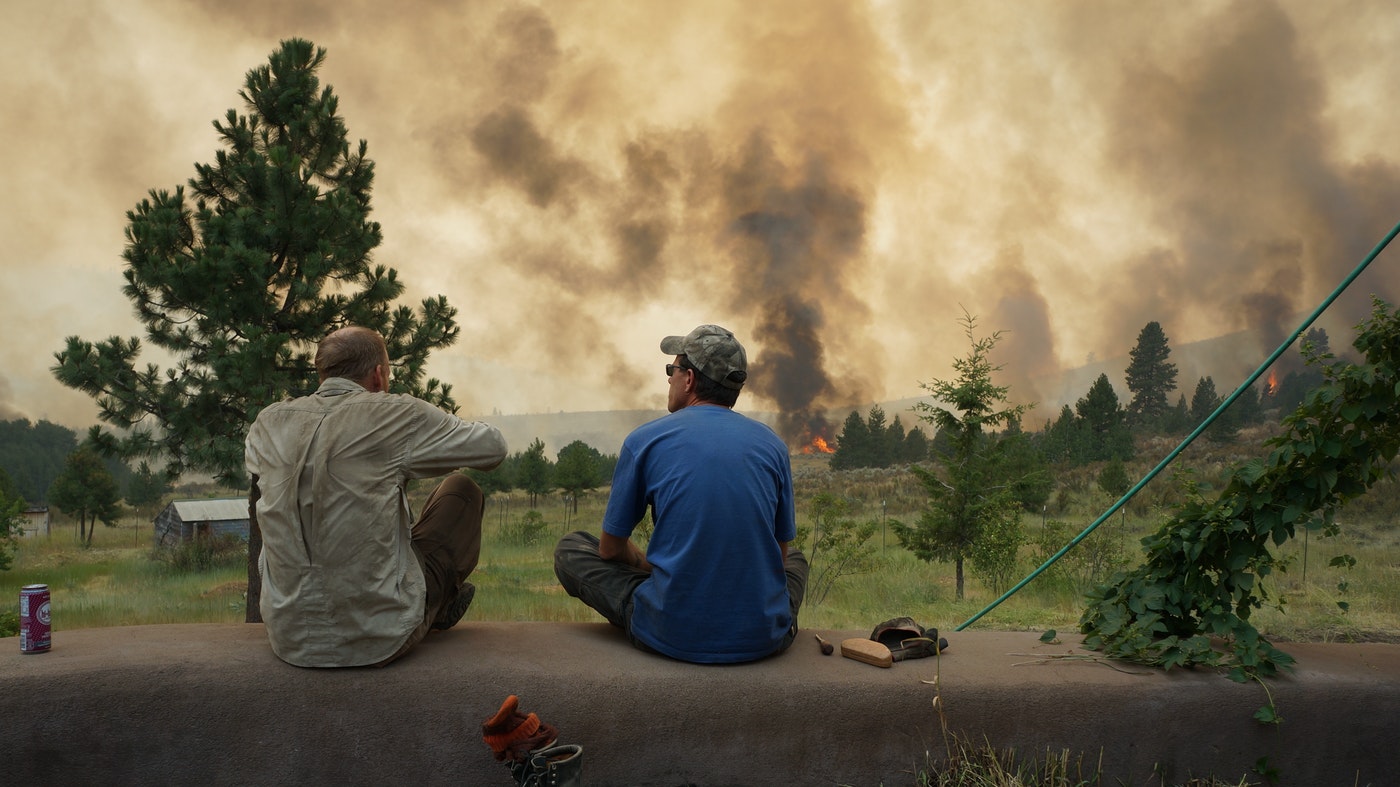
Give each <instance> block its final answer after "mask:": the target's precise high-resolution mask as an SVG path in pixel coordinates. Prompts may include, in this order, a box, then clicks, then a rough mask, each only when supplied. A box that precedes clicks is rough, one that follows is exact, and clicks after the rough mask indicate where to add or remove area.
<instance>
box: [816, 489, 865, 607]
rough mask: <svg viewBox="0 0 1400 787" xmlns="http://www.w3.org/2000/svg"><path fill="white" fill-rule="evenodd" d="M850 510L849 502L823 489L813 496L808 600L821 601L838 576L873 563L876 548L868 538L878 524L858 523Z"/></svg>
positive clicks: (862, 572)
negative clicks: (850, 515)
mask: <svg viewBox="0 0 1400 787" xmlns="http://www.w3.org/2000/svg"><path fill="white" fill-rule="evenodd" d="M849 511H850V502H849V501H847V500H846V499H844V498H841V497H837V496H836V495H832V494H829V493H827V492H822V493H820V494H818V495H817V496H816V497H814V498H812V508H811V516H812V522H813V525H814V527H813V532H812V541H811V549H810V553H809V554H808V556H807V557H808V559H809V560H810V563H811V579H810V581H809V582H808V583H807V593H806V602H807V603H808V604H813V605H816V604H820V603H822V601H823V600H824V599H825V598H826V595H827V593H829V592H831V588H832V586H834V585H835V584H836V581H837V580H838V579H840V578H841V577H843V576H849V575H852V574H864V573H866V572H868V571H870V570H871V568H873V567H874V564H875V551H874V547H873V546H871V544H870V543H869V542H870V537H871V536H873V535H875V530H876V528H878V527H879V524H878V523H876V522H863V523H857V522H856V521H855V520H853V519H851V518H850V517H848V516H847V514H848V513H849ZM803 540H804V541H805V539H803Z"/></svg>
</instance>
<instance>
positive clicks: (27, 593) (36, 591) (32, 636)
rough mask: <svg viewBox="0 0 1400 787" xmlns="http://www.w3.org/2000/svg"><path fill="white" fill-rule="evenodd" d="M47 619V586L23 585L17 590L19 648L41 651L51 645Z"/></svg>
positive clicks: (49, 626) (21, 650) (24, 650)
mask: <svg viewBox="0 0 1400 787" xmlns="http://www.w3.org/2000/svg"><path fill="white" fill-rule="evenodd" d="M52 632H53V628H52V627H51V625H50V621H49V586H48V585H25V586H24V587H22V588H20V591H19V650H20V652H21V653H43V652H44V651H46V650H48V649H49V647H50V646H51V645H53V637H52Z"/></svg>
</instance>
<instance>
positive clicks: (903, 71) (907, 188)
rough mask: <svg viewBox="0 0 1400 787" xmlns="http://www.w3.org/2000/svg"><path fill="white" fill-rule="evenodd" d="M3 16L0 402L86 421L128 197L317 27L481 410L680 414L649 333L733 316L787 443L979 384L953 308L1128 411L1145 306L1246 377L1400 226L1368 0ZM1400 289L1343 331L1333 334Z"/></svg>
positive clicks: (414, 278) (1040, 389)
mask: <svg viewBox="0 0 1400 787" xmlns="http://www.w3.org/2000/svg"><path fill="white" fill-rule="evenodd" d="M7 11H8V12H9V14H10V20H9V21H10V23H9V24H7V25H6V26H4V28H3V29H0V94H3V95H4V97H5V98H6V99H7V101H6V105H7V106H9V107H11V108H14V109H15V111H9V112H6V113H4V114H3V115H0V134H3V135H4V138H5V139H7V140H8V141H9V142H10V144H8V145H4V146H0V168H2V169H3V171H5V172H6V173H7V186H8V188H7V189H6V190H5V193H4V194H3V196H0V200H3V201H4V202H3V204H0V233H3V235H4V237H5V238H6V239H7V248H6V257H5V263H4V264H5V273H6V288H5V289H4V291H3V294H0V314H3V315H5V316H4V320H5V322H4V325H5V328H4V330H5V338H6V339H8V341H6V342H4V343H3V344H0V363H3V364H4V368H5V369H6V379H7V381H8V387H3V386H0V414H4V413H13V414H18V415H21V416H23V417H29V418H34V419H37V418H40V417H47V418H50V419H52V420H57V421H60V422H64V423H68V424H69V425H71V426H73V427H75V428H83V427H85V426H87V425H89V424H91V423H92V422H93V421H94V420H95V408H94V406H93V403H92V401H91V400H90V399H89V398H88V397H86V396H84V395H82V394H79V393H77V392H73V391H68V390H67V389H62V388H61V387H59V386H58V385H57V383H56V382H54V381H53V380H52V377H51V375H50V373H49V372H48V366H49V365H50V364H51V363H52V353H53V352H54V351H55V350H57V349H58V348H59V347H60V346H61V345H62V342H63V337H64V336H66V335H69V334H77V335H80V336H83V337H84V338H89V339H94V340H97V339H101V338H104V337H106V336H108V335H113V334H115V335H122V336H129V335H139V334H140V326H139V325H138V324H136V323H135V322H134V320H133V319H132V317H131V316H130V306H129V304H128V303H127V302H125V300H124V299H123V298H122V297H121V295H120V288H121V259H120V255H121V250H122V244H123V239H122V229H123V227H124V214H125V212H126V211H127V210H129V209H130V208H131V207H132V206H133V205H134V204H135V203H136V202H137V201H138V200H139V199H140V198H141V197H142V196H143V194H144V193H145V192H146V190H147V189H151V188H164V189H169V188H173V187H174V186H177V185H180V184H182V183H184V182H185V180H187V179H188V178H189V177H190V176H191V175H192V174H193V168H192V167H191V162H196V161H200V162H203V161H210V160H212V159H213V157H214V154H215V152H216V139H215V137H214V134H213V132H212V129H211V128H210V121H211V120H213V119H214V118H217V117H221V116H222V115H223V113H224V112H225V111H226V110H227V109H228V108H231V107H234V108H239V109H240V110H241V109H242V107H241V104H240V102H239V100H238V98H237V90H238V88H239V87H240V86H241V84H242V79H243V75H244V74H245V73H246V72H247V71H248V70H249V69H251V68H254V67H256V66H258V65H261V64H262V63H264V62H266V58H267V55H268V53H270V52H271V51H272V50H273V49H274V48H275V47H276V46H277V42H278V41H279V40H281V39H284V38H288V37H292V36H300V37H304V38H308V39H310V40H311V41H313V42H315V43H316V44H317V45H319V46H323V47H325V48H326V49H327V50H328V59H327V62H326V66H325V68H324V70H323V72H322V75H321V76H322V79H323V81H324V82H325V83H326V84H329V85H330V86H332V88H333V89H334V90H335V91H336V93H337V95H338V96H339V97H340V111H341V113H342V114H343V115H344V117H345V120H346V123H347V126H348V127H349V129H350V133H351V135H352V137H353V138H354V139H361V138H363V139H365V140H367V141H368V143H369V155H370V157H371V158H373V159H374V160H375V162H376V181H375V192H374V209H375V214H374V218H375V220H377V221H379V222H380V223H381V224H382V225H383V227H384V235H385V242H384V245H383V246H382V247H381V248H380V249H379V250H377V252H376V260H377V261H378V262H381V263H384V264H388V265H392V266H394V267H396V268H398V269H399V271H400V274H401V279H402V280H403V281H404V282H405V283H406V284H407V285H408V287H409V288H410V291H409V296H410V298H411V299H414V300H416V299H418V298H422V297H428V296H434V295H437V294H444V295H446V296H447V297H448V299H449V301H450V302H451V303H453V304H454V305H455V306H457V307H458V308H459V310H460V322H461V325H462V329H463V330H462V337H463V338H462V340H461V341H460V343H459V344H458V345H457V346H455V347H453V348H450V349H448V350H446V351H443V352H440V353H438V354H437V355H435V356H434V358H433V361H432V369H431V370H430V371H431V372H432V373H433V374H435V375H437V376H439V377H441V378H443V379H445V380H446V381H448V382H451V383H453V384H454V386H455V387H454V391H455V393H456V394H457V398H458V400H459V401H460V402H461V403H462V404H463V411H464V414H471V415H477V414H481V415H486V414H489V413H492V412H500V413H544V412H559V411H572V412H578V411H588V410H609V409H658V408H660V407H661V405H662V403H663V402H664V397H665V390H666V388H665V381H664V380H663V379H661V371H660V362H663V361H664V360H665V358H664V356H662V355H661V353H660V351H659V348H658V346H657V344H658V342H659V340H660V338H661V337H662V336H665V335H668V334H675V333H684V332H686V331H688V330H690V329H691V328H692V327H694V326H695V325H698V324H701V323H718V324H720V325H724V326H725V327H728V328H730V329H731V330H733V331H735V332H736V334H738V336H739V338H740V339H741V340H742V341H743V342H744V343H745V345H746V346H747V347H748V350H749V357H750V366H751V370H750V384H749V385H748V386H747V387H746V390H745V392H744V394H743V395H742V396H741V399H740V408H741V409H747V410H749V411H752V412H775V413H777V421H776V424H777V426H778V428H779V430H780V432H781V433H782V434H783V436H784V437H785V438H786V439H787V440H788V441H789V442H790V443H791V444H793V445H794V446H796V445H798V444H800V443H803V442H805V441H807V440H809V439H810V438H811V437H813V436H820V435H823V434H824V433H825V435H826V436H829V429H830V426H831V424H830V423H828V422H827V421H828V414H829V413H831V412H832V411H833V410H835V411H840V410H843V409H853V408H856V407H864V406H867V405H868V404H870V403H872V402H876V401H889V400H893V399H898V398H903V397H909V396H916V395H919V394H920V393H921V389H920V387H919V384H920V383H921V382H927V381H929V380H931V379H933V378H947V377H950V376H951V374H952V372H951V362H952V360H953V359H954V358H955V357H958V356H961V355H963V354H965V353H966V350H967V346H966V339H965V337H964V336H963V333H962V327H961V325H960V323H959V322H958V320H959V318H960V317H961V316H962V315H963V313H964V311H965V312H966V313H968V314H971V315H973V316H976V317H977V318H978V330H979V333H983V334H984V335H985V334H987V333H991V332H994V331H1002V332H1003V337H1002V341H1001V342H1000V343H999V345H998V348H997V356H996V360H997V362H998V363H1000V364H1002V365H1003V366H1004V369H1003V372H1002V377H1001V378H1000V379H999V380H998V382H999V383H1001V384H1009V385H1010V386H1011V388H1012V392H1011V393H1012V396H1013V397H1014V398H1016V399H1018V400H1020V401H1029V400H1040V401H1041V402H1042V406H1041V409H1040V410H1039V411H1038V412H1040V413H1042V414H1044V415H1051V414H1053V412H1055V411H1056V410H1058V407H1059V404H1060V402H1061V401H1066V400H1067V401H1070V402H1073V401H1074V399H1076V398H1078V397H1079V396H1082V395H1083V394H1084V392H1085V390H1087V384H1086V385H1085V387H1083V388H1080V389H1078V390H1065V389H1064V388H1063V386H1061V385H1057V383H1056V380H1063V379H1067V378H1066V377H1065V375H1066V372H1067V371H1069V370H1073V369H1074V368H1075V367H1079V366H1081V365H1083V364H1085V363H1086V361H1087V360H1088V359H1096V360H1098V361H1099V362H1100V363H1102V364H1104V365H1105V366H1106V371H1107V372H1108V373H1109V376H1110V378H1111V379H1112V380H1113V381H1114V382H1115V384H1117V385H1119V386H1120V393H1121V392H1122V390H1123V389H1122V387H1121V386H1122V369H1123V368H1124V367H1125V366H1126V356H1127V352H1128V350H1129V349H1131V346H1132V343H1133V341H1134V340H1135V337H1136V336H1137V334H1138V332H1139V331H1140V329H1141V328H1142V326H1143V325H1144V324H1146V323H1147V322H1149V321H1153V320H1155V321H1158V322H1160V323H1161V324H1162V326H1163V329H1164V330H1165V332H1166V333H1167V335H1168V337H1169V339H1170V341H1171V344H1172V346H1173V348H1176V349H1182V348H1185V347H1187V346H1189V345H1192V344H1193V343H1202V342H1204V341H1205V340H1214V339H1217V338H1218V337H1223V336H1229V335H1231V334H1236V333H1238V334H1240V339H1238V340H1232V341H1229V342H1212V343H1211V345H1210V346H1211V347H1219V348H1221V350H1220V351H1219V352H1218V353H1213V354H1205V355H1200V356H1198V357H1196V358H1195V360H1193V361H1192V365H1191V366H1189V367H1188V366H1186V365H1183V368H1182V370H1181V374H1180V377H1179V378H1178V379H1179V383H1180V384H1181V385H1182V387H1183V388H1189V386H1191V385H1192V384H1193V383H1194V380H1195V376H1196V375H1197V374H1211V375H1214V376H1215V379H1216V382H1217V387H1218V388H1219V389H1221V390H1228V389H1229V388H1230V386H1232V385H1233V384H1234V383H1235V382H1236V381H1238V380H1239V379H1242V377H1243V376H1244V375H1245V374H1246V373H1247V372H1248V371H1250V370H1251V369H1252V368H1253V366H1254V365H1255V364H1257V363H1258V361H1259V360H1261V359H1262V358H1263V357H1264V355H1265V354H1266V353H1267V352H1268V351H1269V350H1272V349H1273V347H1274V346H1275V345H1276V344H1277V342H1278V341H1279V340H1280V339H1281V338H1282V337H1284V336H1286V335H1287V334H1288V332H1289V331H1291V329H1292V328H1293V327H1295V326H1296V324H1297V322H1298V321H1299V318H1300V317H1301V315H1303V314H1306V313H1307V312H1308V311H1310V310H1311V309H1312V308H1313V307H1315V305H1316V304H1317V303H1318V302H1320V301H1321V299H1322V298H1323V297H1324V296H1325V295H1326V294H1327V293H1328V292H1330V291H1331V289H1332V288H1333V287H1334V286H1336V284H1337V283H1338V282H1339V281H1340V280H1341V279H1342V277H1343V276H1344V275H1345V274H1346V273H1347V272H1348V271H1349V270H1350V269H1351V267H1352V266H1354V265H1355V264H1356V263H1357V262H1358V261H1359V260H1360V259H1361V258H1362V257H1363V256H1364V255H1365V254H1366V253H1367V252H1368V251H1369V250H1370V248H1371V247H1372V245H1373V244H1374V243H1375V242H1377V241H1378V240H1379V239H1380V238H1381V237H1383V235H1384V234H1385V233H1386V231H1387V230H1388V229H1389V228H1390V227H1391V226H1392V225H1393V224H1394V223H1395V222H1396V221H1397V219H1400V214H1397V213H1396V206H1400V160H1397V157H1396V155H1395V153H1394V146H1393V145H1392V144H1390V139H1391V136H1392V135H1393V131H1392V125H1393V124H1392V123H1391V122H1390V118H1389V114H1390V112H1389V111H1388V108H1389V102H1388V98H1389V94H1390V92H1391V90H1390V88H1391V84H1392V82H1393V74H1394V73H1396V71H1397V68H1398V67H1400V62H1397V61H1400V47H1397V46H1396V45H1395V44H1396V42H1397V41H1400V15H1396V14H1394V13H1393V11H1392V10H1391V9H1390V8H1389V5H1388V4H1386V3H1383V2H1379V0H1375V1H1368V2H1358V3H1353V4H1349V5H1348V6H1347V8H1346V9H1345V11H1336V10H1331V9H1330V8H1329V7H1327V6H1326V5H1325V4H1316V3H1311V2H1305V0H1275V1H1273V2H1270V1H1269V0H1263V1H1258V2H1256V1H1254V0H1237V1H1232V0H1218V1H1211V2H1187V3H1179V4H1173V5H1172V6H1171V7H1170V8H1167V7H1163V8H1160V9H1154V8H1151V7H1142V6H1133V7H1126V6H1125V7H1122V8H1117V9H1115V8H1101V7H1094V8H1090V7H1088V6H1084V5H1081V4H1073V3H1069V4H1057V3H1049V4H1029V5H1027V4H1020V5H1017V6H1015V7H1014V8H1013V7H1010V6H1006V5H1004V4H996V3H983V4H968V3H955V2H943V1H937V0H936V1H935V2H927V1H926V0H891V1H890V2H881V3H869V4H859V3H849V2H838V0H816V1H815V2H810V1H805V0H804V1H803V2H798V1H797V0H779V1H778V2H769V3H744V2H737V1H736V0H717V1H716V2H706V3H691V4H673V3H604V2H590V1H589V0H581V1H579V2H567V3H564V2H541V3H526V2H519V1H517V0H489V1H488V2H471V3H467V2H446V3H434V4H430V5H424V6H415V7H414V9H413V10H412V12H409V13H406V12H404V11H403V9H401V8H398V7H394V6H391V5H389V4H383V3H373V2H369V1H368V0H350V1H349V2H330V1H329V0H319V1H317V2H304V3H296V4H290V5H289V4H286V3H273V2H270V1H266V0H264V1H263V2H253V3H243V4H227V3H214V2H204V3H182V2H175V1H174V0H135V1H134V2H131V3H127V4H124V5H123V6H122V10H121V12H120V13H118V12H116V11H114V10H113V9H112V8H111V7H109V6H108V5H106V4H102V3H97V2H95V1H94V0H87V1H86V2H83V1H82V0H79V2H76V3H41V2H38V0H20V1H19V2H17V3H12V4H11V5H10V6H9V7H7ZM172 63H178V64H179V66H178V67H174V66H172V65H171V64H172ZM1382 262H1383V261H1382ZM1393 269H1394V266H1393V265H1384V264H1378V265H1376V266H1373V269H1372V270H1371V271H1369V272H1368V273H1367V274H1366V276H1364V277H1362V278H1361V279H1360V280H1358V282H1357V283H1356V285H1354V287H1353V290H1354V292H1352V293H1349V294H1348V295H1347V296H1346V297H1345V298H1343V299H1342V300H1340V301H1339V302H1338V303H1337V304H1336V305H1335V306H1334V307H1333V309H1332V310H1330V311H1329V313H1328V315H1327V316H1326V319H1325V321H1324V322H1325V325H1326V327H1328V329H1329V331H1331V332H1332V335H1333V339H1334V341H1333V344H1334V346H1335V347H1340V346H1343V345H1344V344H1345V343H1346V338H1345V334H1346V329H1347V328H1349V327H1350V326H1351V325H1354V324H1355V323H1356V322H1357V321H1358V320H1359V319H1361V318H1362V317H1363V316H1364V312H1365V310H1366V308H1367V305H1368V299H1369V295H1370V294H1371V293H1377V294H1379V295H1381V296H1382V297H1385V298H1388V299H1390V300H1392V301H1393V300H1394V299H1395V298H1396V297H1397V296H1400V293H1397V292H1396V289H1397V282H1400V274H1396V273H1394V272H1393ZM1201 346H1205V345H1204V344H1202V345H1201ZM151 360H159V359H151ZM1181 360H1182V362H1183V364H1185V359H1184V358H1182V359H1181ZM1188 393H1189V391H1188ZM892 415H893V414H892ZM906 421H908V418H906Z"/></svg>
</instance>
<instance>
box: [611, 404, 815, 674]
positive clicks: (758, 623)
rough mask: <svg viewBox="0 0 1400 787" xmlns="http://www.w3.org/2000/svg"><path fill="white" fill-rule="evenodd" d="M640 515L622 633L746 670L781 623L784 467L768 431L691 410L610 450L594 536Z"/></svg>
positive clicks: (780, 448)
mask: <svg viewBox="0 0 1400 787" xmlns="http://www.w3.org/2000/svg"><path fill="white" fill-rule="evenodd" d="M648 507H650V508H651V510H652V513H653V519H654V523H655V524H654V530H653V532H652V536H651V542H650V544H649V545H648V546H647V550H646V553H647V562H649V563H650V564H651V566H652V573H651V576H650V577H649V578H647V579H646V581H644V582H643V583H642V584H641V586H640V587H638V588H637V592H636V595H634V596H633V611H632V635H633V636H635V637H636V638H637V639H638V640H640V641H642V642H643V643H645V644H646V645H648V646H649V647H651V648H654V649H655V650H657V651H658V652H660V653H664V654H666V655H667V656H670V657H672V658H676V659H681V660H684V661H690V662H697V663H727V662H740V661H753V660H754V659H760V658H763V657H764V656H767V655H769V654H771V653H772V652H773V651H775V650H776V649H777V648H778V646H779V645H780V644H781V643H782V639H783V637H784V636H785V635H786V634H787V631H788V629H789V627H790V626H791V625H792V613H791V609H790V607H789V604H788V594H787V578H786V575H785V574H784V572H783V553H782V547H781V546H780V544H781V543H783V542H788V541H791V540H792V539H793V538H795V537H796V536H797V524H796V519H795V517H794V513H793V500H792V466H791V463H790V461H789V459H788V452H787V446H786V445H785V444H784V443H783V441H782V440H781V439H779V438H778V436H777V435H776V434H774V433H773V430H772V429H770V428H768V427H767V426H765V425H764V424H761V423H759V422H758V421H755V420H753V419H751V418H747V417H745V416H743V415H740V414H738V413H736V412H734V411H732V410H730V409H729V408H727V407H720V406H717V405H693V406H690V407H686V408H683V409H681V410H678V411H677V412H675V413H672V414H670V415H668V416H665V417H664V418H659V419H657V420H655V421H652V422H650V423H647V424H643V425H642V426H640V427H638V428H637V429H636V430H634V431H633V432H632V433H631V434H630V435H628V436H627V439H626V440H624V441H623V443H622V452H621V453H620V454H619V455H618V462H617V470H616V471H615V472H614V474H613V482H612V492H611V494H610V495H609V497H608V508H607V513H606V514H605V515H604V517H603V530H604V532H606V533H609V534H611V535H614V536H618V537H621V538H627V537H629V536H631V534H632V530H633V529H634V528H635V527H636V526H637V524H638V523H639V522H640V521H641V520H642V518H643V517H644V516H645V515H646V510H647V508H648Z"/></svg>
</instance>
